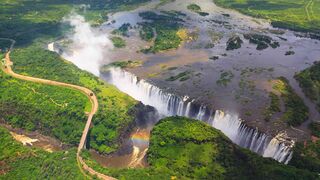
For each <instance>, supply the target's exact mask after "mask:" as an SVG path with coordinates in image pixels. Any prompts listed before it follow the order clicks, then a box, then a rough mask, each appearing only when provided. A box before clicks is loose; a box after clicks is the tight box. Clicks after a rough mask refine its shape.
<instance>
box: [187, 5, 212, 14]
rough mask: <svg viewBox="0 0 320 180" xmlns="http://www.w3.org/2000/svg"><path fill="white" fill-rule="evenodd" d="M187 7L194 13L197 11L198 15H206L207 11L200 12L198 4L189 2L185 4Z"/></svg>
mask: <svg viewBox="0 0 320 180" xmlns="http://www.w3.org/2000/svg"><path fill="white" fill-rule="evenodd" d="M187 8H188V9H189V10H190V11H193V12H195V13H198V14H199V15H200V16H208V15H209V13H206V12H202V11H201V7H200V6H198V5H197V4H189V5H188V6H187Z"/></svg>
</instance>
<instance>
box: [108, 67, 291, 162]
mask: <svg viewBox="0 0 320 180" xmlns="http://www.w3.org/2000/svg"><path fill="white" fill-rule="evenodd" d="M106 80H107V81H108V82H109V83H111V84H113V85H115V86H116V87H117V88H118V89H120V90H121V91H122V92H124V93H127V94H128V95H130V96H131V97H133V98H135V99H136V100H138V101H141V102H142V103H144V104H145V105H150V106H153V107H155V108H156V109H157V111H158V112H159V113H160V114H161V115H162V116H174V115H178V116H185V117H189V118H194V119H198V120H201V121H204V122H207V123H209V124H210V125H211V126H213V127H214V128H216V129H219V130H221V131H222V132H223V133H224V134H225V135H226V136H227V137H229V138H230V139H231V140H232V141H233V142H234V143H236V144H237V145H239V146H241V147H244V148H247V149H250V150H251V151H253V152H256V153H258V154H260V155H262V156H264V157H271V158H273V159H275V160H277V161H279V162H282V163H285V164H287V163H288V162H289V161H290V159H291V157H292V151H291V148H292V147H293V145H294V142H293V141H292V142H290V143H289V145H288V144H286V143H284V141H281V138H279V137H278V136H277V137H275V138H270V137H269V136H267V135H266V134H264V133H261V132H259V131H258V129H254V128H250V127H247V126H246V125H245V124H244V123H243V122H242V120H241V119H239V118H238V116H237V115H233V114H230V113H229V114H228V113H224V112H223V111H219V110H216V111H213V110H211V109H209V108H208V107H206V106H204V105H201V106H199V105H196V103H194V100H192V99H190V98H189V97H187V96H185V97H183V98H181V97H179V96H176V95H173V94H171V93H167V92H165V91H163V90H161V89H160V88H158V87H157V86H154V85H152V84H150V83H148V82H147V81H145V80H142V79H141V80H139V79H138V77H136V76H135V75H133V74H131V73H129V72H127V71H124V70H122V69H120V68H110V70H109V72H108V75H107V77H106Z"/></svg>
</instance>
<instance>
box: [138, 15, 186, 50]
mask: <svg viewBox="0 0 320 180" xmlns="http://www.w3.org/2000/svg"><path fill="white" fill-rule="evenodd" d="M139 15H140V16H141V17H142V18H143V19H145V20H148V21H150V22H144V23H140V25H141V26H142V30H143V33H142V36H141V38H142V39H146V40H151V39H152V38H153V36H154V33H153V29H152V28H154V29H155V32H156V35H157V36H156V38H155V40H154V45H153V46H151V47H150V48H147V49H143V50H142V52H144V53H149V52H151V53H157V52H160V51H165V50H169V49H174V48H178V47H179V46H180V44H181V42H182V41H183V39H181V38H180V37H179V35H178V34H177V32H178V31H179V29H180V28H181V26H182V25H181V22H182V21H183V20H182V19H180V18H179V16H183V14H181V13H178V12H167V13H165V12H162V14H156V13H154V12H151V11H147V12H142V13H140V14H139ZM151 27H152V28H151Z"/></svg>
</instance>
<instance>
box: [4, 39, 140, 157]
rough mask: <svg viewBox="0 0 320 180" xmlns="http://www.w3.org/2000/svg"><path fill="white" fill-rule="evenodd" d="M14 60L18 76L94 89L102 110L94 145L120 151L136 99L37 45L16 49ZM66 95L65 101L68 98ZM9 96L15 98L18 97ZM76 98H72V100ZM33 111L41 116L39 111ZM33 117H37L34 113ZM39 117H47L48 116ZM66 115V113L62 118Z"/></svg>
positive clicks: (93, 133) (96, 121)
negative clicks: (119, 147)
mask: <svg viewBox="0 0 320 180" xmlns="http://www.w3.org/2000/svg"><path fill="white" fill-rule="evenodd" d="M11 60H12V61H13V63H14V66H13V68H14V71H15V72H17V73H21V74H25V75H29V76H34V77H40V78H45V79H51V80H56V81H61V82H67V83H71V84H76V85H80V86H85V87H87V88H89V89H92V90H93V91H94V92H95V94H96V95H97V97H98V100H99V111H98V113H97V115H96V116H95V117H94V118H93V124H94V126H93V127H92V128H91V132H90V145H91V147H93V148H94V149H97V150H99V151H100V152H104V153H108V152H112V151H115V150H116V149H117V147H118V144H119V143H120V142H119V138H120V134H121V132H123V131H126V128H128V127H129V126H130V124H131V123H132V121H133V117H131V116H130V115H129V114H128V112H129V110H130V109H131V108H132V107H133V106H134V104H135V101H134V100H133V99H131V98H130V97H128V96H127V95H125V94H123V93H121V92H119V90H117V89H116V88H115V87H114V86H111V85H108V84H106V83H105V82H103V81H102V80H99V79H98V78H97V77H95V76H94V75H92V74H90V73H87V72H85V71H81V70H79V69H78V68H77V67H76V66H75V65H73V64H71V63H69V62H67V61H65V60H63V59H61V58H60V57H59V55H57V54H56V53H53V52H50V51H47V50H44V49H42V48H41V47H38V46H36V45H34V46H29V47H27V48H19V49H15V50H14V51H13V53H12V54H11ZM48 67H50V68H48ZM4 90H5V89H4ZM8 93H9V92H8ZM66 96H67V95H66ZM66 96H62V97H61V98H62V99H68V98H67V97H66ZM9 97H12V98H14V96H9ZM76 99H77V98H72V100H76ZM23 107H27V106H23ZM24 111H30V109H28V108H25V109H24ZM33 112H35V113H38V111H33ZM82 112H83V111H82ZM20 113H21V112H19V114H20ZM68 113H69V111H68ZM32 115H33V116H36V115H35V114H34V113H33V114H32ZM39 115H41V116H45V115H46V114H45V113H44V114H39ZM64 115H65V114H63V113H62V114H61V115H60V116H64ZM52 117H55V116H52ZM83 120H85V119H83ZM78 121H79V120H78ZM72 122H74V121H72ZM70 123H71V121H70ZM75 128H77V129H78V131H79V132H81V131H82V129H83V128H80V127H77V126H75Z"/></svg>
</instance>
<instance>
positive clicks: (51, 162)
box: [0, 127, 85, 180]
mask: <svg viewBox="0 0 320 180" xmlns="http://www.w3.org/2000/svg"><path fill="white" fill-rule="evenodd" d="M0 141H1V143H0V179H3V180H4V179H85V177H83V175H82V174H81V172H80V170H79V167H78V164H77V161H76V149H74V148H72V149H69V150H68V151H59V152H53V153H48V152H45V151H43V150H40V149H37V148H30V147H25V146H23V145H22V144H21V143H19V142H16V141H15V140H14V139H13V138H12V136H11V135H10V134H9V131H8V130H6V129H4V128H2V127H0Z"/></svg>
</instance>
